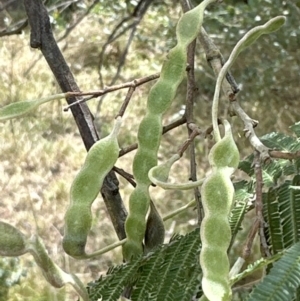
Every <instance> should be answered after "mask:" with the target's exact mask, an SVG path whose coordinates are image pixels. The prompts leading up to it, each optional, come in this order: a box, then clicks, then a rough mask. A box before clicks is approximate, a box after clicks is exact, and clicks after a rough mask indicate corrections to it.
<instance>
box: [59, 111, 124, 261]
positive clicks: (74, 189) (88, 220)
mask: <svg viewBox="0 0 300 301" xmlns="http://www.w3.org/2000/svg"><path fill="white" fill-rule="evenodd" d="M121 122H122V119H121V117H118V118H117V119H116V121H115V125H114V128H113V130H112V132H111V134H110V135H108V136H107V137H105V138H103V139H101V140H99V141H98V142H96V143H95V144H94V145H93V146H92V147H91V149H90V150H89V152H88V153H87V156H86V160H85V162H84V164H83V166H82V168H81V170H80V171H79V173H78V174H77V176H76V177H75V179H74V181H73V183H72V186H71V191H70V199H71V202H70V205H69V208H68V210H67V212H66V215H65V230H64V238H63V248H64V250H65V252H66V253H67V254H69V255H70V256H72V257H75V258H82V257H85V256H86V253H85V245H86V240H87V235H88V233H89V231H90V229H91V225H92V213H91V206H92V203H93V202H94V200H95V199H96V197H97V195H98V193H99V191H100V189H101V187H102V184H103V180H104V178H105V176H106V175H107V174H108V173H109V171H110V170H111V169H112V168H113V166H114V164H115V163H116V161H117V159H118V156H119V144H118V140H117V135H118V133H119V130H120V127H121Z"/></svg>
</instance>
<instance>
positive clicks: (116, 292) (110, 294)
mask: <svg viewBox="0 0 300 301" xmlns="http://www.w3.org/2000/svg"><path fill="white" fill-rule="evenodd" d="M139 265H140V257H138V258H137V259H136V260H134V261H132V262H130V263H127V264H122V265H120V266H116V267H113V268H110V269H109V270H108V272H107V274H106V276H104V277H100V278H99V279H98V280H96V281H95V282H91V283H89V284H88V294H89V298H90V300H91V301H98V300H105V301H114V300H118V299H119V297H120V296H121V294H122V292H123V290H124V288H125V287H126V286H127V285H129V284H131V282H132V279H135V277H136V275H137V271H138V268H139Z"/></svg>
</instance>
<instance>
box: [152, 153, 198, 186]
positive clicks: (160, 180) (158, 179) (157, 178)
mask: <svg viewBox="0 0 300 301" xmlns="http://www.w3.org/2000/svg"><path fill="white" fill-rule="evenodd" d="M179 159H180V156H179V155H178V154H175V155H173V156H172V157H171V158H170V159H168V160H167V161H166V162H164V163H162V164H160V165H157V166H155V167H152V168H151V169H150V170H149V173H148V177H149V179H150V180H151V181H152V183H153V184H155V185H157V186H159V187H161V188H163V189H165V190H169V189H172V190H176V189H178V190H188V189H193V188H195V187H197V186H200V185H202V184H203V182H204V179H200V180H198V181H189V182H186V183H176V184H172V183H168V182H167V180H168V178H169V173H170V169H171V167H172V165H173V164H174V163H175V162H176V161H177V160H179Z"/></svg>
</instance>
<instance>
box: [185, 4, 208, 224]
mask: <svg viewBox="0 0 300 301" xmlns="http://www.w3.org/2000/svg"><path fill="white" fill-rule="evenodd" d="M180 3H181V6H182V10H183V12H184V13H185V12H187V11H188V10H190V9H191V5H190V3H189V0H182V1H180ZM195 48H196V40H194V41H193V42H192V43H191V44H190V45H189V46H188V49H187V64H188V68H187V92H186V108H185V115H186V120H187V131H188V135H189V136H190V137H193V136H192V134H193V133H194V131H193V130H192V129H191V127H190V126H189V125H190V124H194V95H195V90H196V84H195V66H194V65H195ZM198 134H199V133H198ZM190 180H191V181H197V163H196V154H195V143H194V139H192V141H191V142H190ZM194 196H195V200H196V204H197V221H198V225H200V224H201V221H202V219H203V208H202V204H201V195H200V191H199V187H195V188H194Z"/></svg>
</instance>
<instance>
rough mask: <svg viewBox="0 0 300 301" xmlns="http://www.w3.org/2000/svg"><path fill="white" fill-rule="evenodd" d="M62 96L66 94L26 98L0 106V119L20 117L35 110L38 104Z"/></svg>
mask: <svg viewBox="0 0 300 301" xmlns="http://www.w3.org/2000/svg"><path fill="white" fill-rule="evenodd" d="M64 97H66V94H65V93H61V94H56V95H51V96H48V97H44V98H40V99H36V100H27V101H19V102H14V103H10V104H9V105H7V106H4V107H2V108H0V121H5V120H9V119H13V118H17V117H21V116H23V115H25V114H27V113H29V112H31V111H33V110H35V109H36V108H37V107H38V106H40V105H41V104H43V103H46V102H48V101H51V100H56V99H61V98H64Z"/></svg>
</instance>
